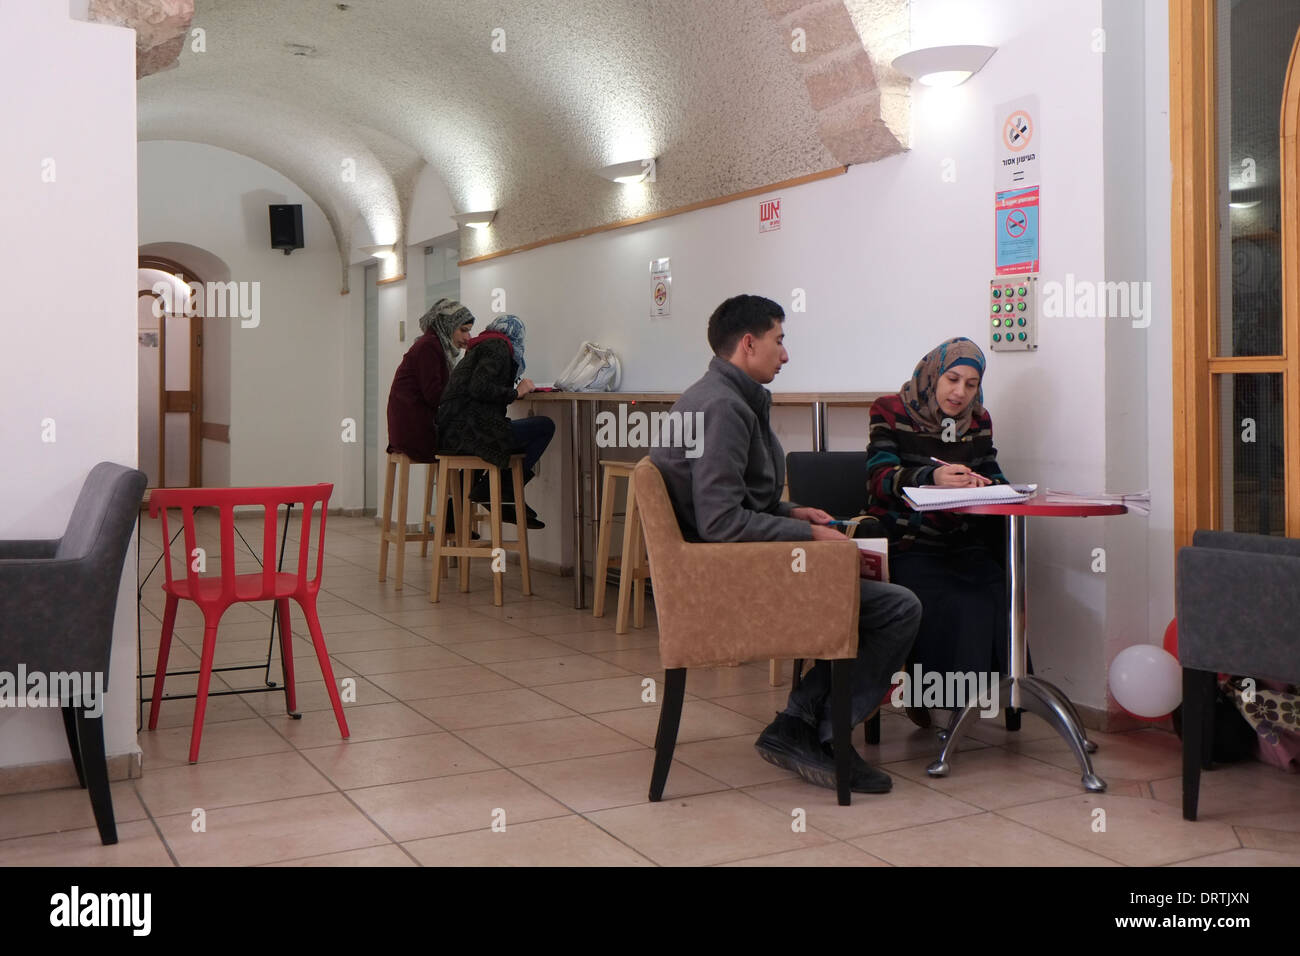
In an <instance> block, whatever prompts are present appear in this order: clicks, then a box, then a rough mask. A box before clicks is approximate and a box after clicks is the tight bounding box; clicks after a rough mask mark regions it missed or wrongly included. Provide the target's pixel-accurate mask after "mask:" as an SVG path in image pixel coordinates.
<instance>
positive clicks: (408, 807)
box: [348, 770, 572, 843]
mask: <svg viewBox="0 0 1300 956" xmlns="http://www.w3.org/2000/svg"><path fill="white" fill-rule="evenodd" d="M348 795H349V796H350V797H351V798H352V800H353V801H354V802H355V803H356V804H357V806H359V807H360V808H361V809H362V810H363V811H364V812H365V813H366V815H367V816H368V817H370V819H371V820H373V821H374V822H375V823H376V824H378V825H379V827H380V828H381V829H383V830H384V832H385V833H387V834H388V835H389V836H391V837H392V838H393V839H394V840H395V841H397V842H399V843H405V842H407V841H409V840H419V839H423V838H425V837H434V836H443V835H445V834H448V833H461V832H464V831H467V830H483V829H488V828H490V827H492V826H493V825H494V824H495V825H497V826H501V825H504V826H505V827H506V828H507V829H508V828H509V827H510V825H511V824H512V823H527V822H529V821H531V820H544V819H547V818H550V817H562V816H569V815H570V814H571V813H572V811H571V810H569V808H567V807H565V806H564V805H563V804H560V803H557V802H556V801H555V800H552V799H551V798H550V797H548V796H547V795H546V794H544V793H542V792H541V791H540V790H538V789H537V788H536V787H533V786H530V785H529V784H528V783H527V782H526V781H524V780H521V779H520V778H519V777H517V776H516V775H515V774H513V773H511V772H510V771H508V770H487V771H484V772H482V773H467V774H461V775H459V776H455V777H438V778H436V779H432V780H418V781H415V782H412V783H396V784H390V785H388V786H384V787H366V788H364V789H360V790H352V791H349V793H348Z"/></svg>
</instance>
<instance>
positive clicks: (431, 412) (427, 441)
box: [388, 299, 474, 462]
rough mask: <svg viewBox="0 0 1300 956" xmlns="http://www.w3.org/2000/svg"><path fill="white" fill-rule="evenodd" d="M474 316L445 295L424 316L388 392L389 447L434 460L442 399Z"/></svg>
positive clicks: (419, 458) (395, 450)
mask: <svg viewBox="0 0 1300 956" xmlns="http://www.w3.org/2000/svg"><path fill="white" fill-rule="evenodd" d="M473 325H474V315H473V313H471V312H470V310H469V309H467V308H465V307H464V306H463V305H461V304H460V303H459V302H455V301H452V300H451V299H439V300H438V301H437V302H436V303H434V306H433V308H431V309H430V310H429V311H428V312H426V313H424V315H422V316H420V332H421V333H423V334H422V335H421V336H420V337H419V338H418V339H416V340H415V343H414V344H413V345H412V346H411V347H410V348H409V349H407V350H406V355H404V356H403V357H402V363H401V364H400V365H398V366H397V373H396V374H395V375H394V376H393V385H392V388H390V389H389V390H388V451H389V453H390V454H391V453H393V452H402V453H404V454H406V455H408V456H409V457H410V459H411V460H412V461H419V462H425V461H430V462H431V461H433V458H434V455H435V454H436V453H437V450H438V403H439V402H441V401H442V392H443V389H444V388H446V386H447V380H448V378H450V377H451V370H452V369H453V368H454V367H455V365H456V362H457V360H458V357H459V355H460V350H461V349H463V348H464V347H465V343H466V342H468V341H469V333H470V329H471V328H472V327H473Z"/></svg>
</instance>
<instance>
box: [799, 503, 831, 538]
mask: <svg viewBox="0 0 1300 956" xmlns="http://www.w3.org/2000/svg"><path fill="white" fill-rule="evenodd" d="M790 517H791V518H798V519H799V520H800V521H807V522H808V523H809V524H830V523H831V522H832V521H834V520H835V519H834V518H832V517H831V516H830V515H828V514H827V513H826V512H824V511H822V510H821V509H820V508H802V507H801V508H791V509H790ZM840 537H843V535H840Z"/></svg>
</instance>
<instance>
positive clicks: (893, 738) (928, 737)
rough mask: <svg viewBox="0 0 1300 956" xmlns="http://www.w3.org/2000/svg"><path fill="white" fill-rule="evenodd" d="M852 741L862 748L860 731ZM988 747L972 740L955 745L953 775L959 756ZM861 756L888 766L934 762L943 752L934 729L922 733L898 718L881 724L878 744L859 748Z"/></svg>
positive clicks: (966, 739) (957, 766) (956, 769)
mask: <svg viewBox="0 0 1300 956" xmlns="http://www.w3.org/2000/svg"><path fill="white" fill-rule="evenodd" d="M853 737H854V740H855V741H856V742H857V743H859V744H861V742H862V740H863V737H862V731H861V730H860V729H859V730H857V731H856V732H855V733H854V735H853ZM987 746H988V745H987V744H985V743H983V742H981V741H979V740H976V739H975V738H973V737H963V738H962V740H961V742H960V743H959V744H958V745H957V754H956V755H955V756H954V757H953V759H952V760H951V761H950V763H951V766H952V771H951V772H952V773H954V774H955V773H957V772H958V771H959V770H960V768H961V762H962V754H965V753H970V752H973V751H976V750H980V749H983V748H984V747H987ZM861 749H862V756H864V757H866V758H867V761H868V762H869V763H873V764H889V763H898V762H900V761H903V760H920V759H922V758H924V759H926V760H928V761H932V760H936V759H937V758H938V756H939V754H940V753H941V752H942V751H943V741H941V740H940V739H939V738H938V736H937V735H936V734H935V731H934V728H931V729H929V730H922V729H921V728H919V727H917V726H915V725H914V724H912V722H911V721H909V720H907V719H902V720H900V719H899V718H897V717H889V718H887V719H882V720H881V722H880V743H878V744H870V745H864V746H862V747H861Z"/></svg>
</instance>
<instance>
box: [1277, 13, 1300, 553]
mask: <svg viewBox="0 0 1300 956" xmlns="http://www.w3.org/2000/svg"><path fill="white" fill-rule="evenodd" d="M1298 74H1300V33H1297V34H1296V38H1295V40H1294V41H1293V42H1292V44H1291V59H1290V61H1289V62H1288V63H1287V67H1286V84H1285V86H1284V87H1283V88H1282V115H1281V117H1280V122H1279V137H1280V144H1279V145H1280V152H1279V160H1280V161H1279V163H1278V165H1279V167H1280V168H1281V174H1282V175H1281V183H1280V185H1281V187H1282V355H1283V358H1284V366H1285V368H1284V371H1283V375H1282V381H1283V385H1282V392H1283V408H1282V422H1283V428H1284V429H1285V432H1284V434H1285V438H1284V442H1283V448H1284V451H1283V465H1282V473H1283V474H1284V475H1285V476H1286V485H1285V488H1286V498H1285V509H1286V534H1287V537H1290V538H1296V537H1300V420H1297V419H1300V243H1297V241H1296V240H1297V236H1300V148H1297V136H1298V135H1300V75H1298Z"/></svg>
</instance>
